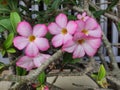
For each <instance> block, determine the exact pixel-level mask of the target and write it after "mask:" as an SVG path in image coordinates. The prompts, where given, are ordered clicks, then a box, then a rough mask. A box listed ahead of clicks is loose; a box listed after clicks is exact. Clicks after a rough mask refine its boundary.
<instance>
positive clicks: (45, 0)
mask: <svg viewBox="0 0 120 90" xmlns="http://www.w3.org/2000/svg"><path fill="white" fill-rule="evenodd" d="M43 1H44V3H45V4H46V5H48V4H50V1H51V0H43Z"/></svg>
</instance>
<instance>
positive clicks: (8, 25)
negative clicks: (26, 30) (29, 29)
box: [0, 19, 13, 31]
mask: <svg viewBox="0 0 120 90" xmlns="http://www.w3.org/2000/svg"><path fill="white" fill-rule="evenodd" d="M0 25H1V26H2V27H4V28H5V29H7V30H10V31H12V30H13V28H12V24H11V22H10V19H2V20H0Z"/></svg>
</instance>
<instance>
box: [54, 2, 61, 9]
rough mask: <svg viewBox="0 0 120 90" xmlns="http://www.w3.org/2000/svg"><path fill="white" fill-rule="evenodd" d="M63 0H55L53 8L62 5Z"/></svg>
mask: <svg viewBox="0 0 120 90" xmlns="http://www.w3.org/2000/svg"><path fill="white" fill-rule="evenodd" d="M61 1H62V0H54V2H53V4H52V8H53V9H57V8H59V6H60V3H61Z"/></svg>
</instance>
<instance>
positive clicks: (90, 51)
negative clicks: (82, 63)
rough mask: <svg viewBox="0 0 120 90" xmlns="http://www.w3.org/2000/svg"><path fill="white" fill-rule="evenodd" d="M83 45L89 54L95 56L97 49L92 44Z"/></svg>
mask: <svg viewBox="0 0 120 90" xmlns="http://www.w3.org/2000/svg"><path fill="white" fill-rule="evenodd" d="M82 47H83V48H84V50H85V52H86V53H87V55H89V56H94V55H95V53H96V51H97V49H95V48H93V47H92V46H90V45H89V44H88V43H83V44H82Z"/></svg>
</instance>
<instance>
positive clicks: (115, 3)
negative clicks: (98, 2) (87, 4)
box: [106, 0, 119, 11]
mask: <svg viewBox="0 0 120 90" xmlns="http://www.w3.org/2000/svg"><path fill="white" fill-rule="evenodd" d="M118 2H119V0H112V1H111V3H110V4H108V7H107V9H106V11H109V10H111V9H112V8H113V7H114V6H115V5H117V3H118Z"/></svg>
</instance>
